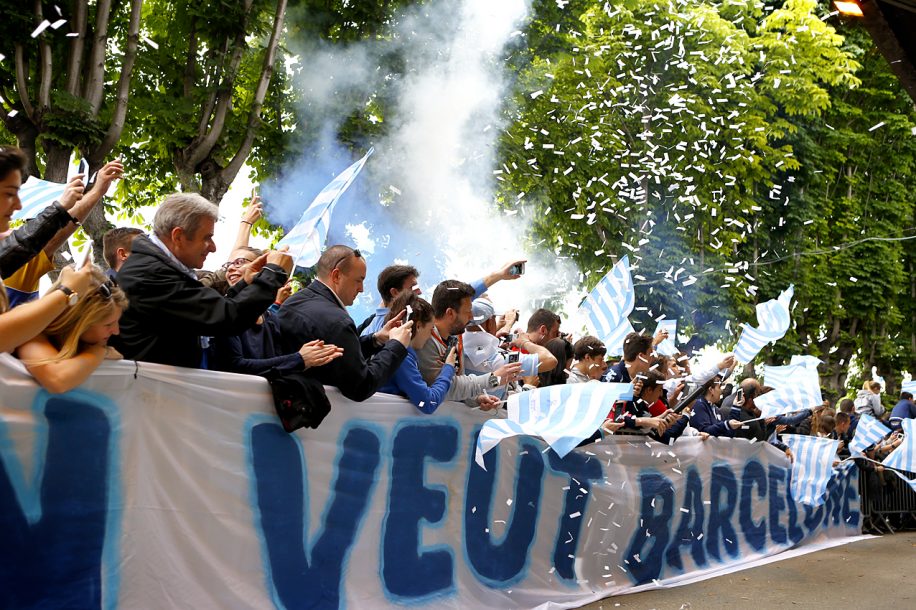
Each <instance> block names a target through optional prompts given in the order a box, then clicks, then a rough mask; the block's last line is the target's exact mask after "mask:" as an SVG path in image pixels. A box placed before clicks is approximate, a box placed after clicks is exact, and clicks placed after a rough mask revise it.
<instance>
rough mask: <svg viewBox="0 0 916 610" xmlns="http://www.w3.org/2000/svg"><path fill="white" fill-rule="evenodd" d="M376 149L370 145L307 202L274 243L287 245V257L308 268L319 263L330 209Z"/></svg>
mask: <svg viewBox="0 0 916 610" xmlns="http://www.w3.org/2000/svg"><path fill="white" fill-rule="evenodd" d="M374 151H375V149H374V148H370V149H369V152H367V153H366V155H365V156H364V157H363V158H362V159H360V160H359V161H357V162H356V163H354V164H353V165H351V166H350V167H348V168H347V169H345V170H344V171H342V172H340V173H339V174H338V175H337V176H336V177H335V178H334V179H333V180H331V182H330V183H329V184H328V185H327V186H326V187H324V188H323V189H322V190H321V192H320V193H318V196H317V197H315V199H314V200H313V201H312V203H311V204H309V207H308V208H306V210H305V212H303V213H302V217H301V218H299V222H297V223H296V226H294V227H293V228H292V229H291V230H290V231H289V232H288V233H287V234H286V235H284V236H283V239H281V240H280V241H279V242H278V243H277V247H278V248H279V247H280V246H289V253H290V256H292V257H293V259H294V260H295V264H296V265H297V266H299V267H311V266H312V265H314V264H315V263H317V262H318V259H319V258H320V257H321V252H322V250H324V241H325V240H326V239H327V238H328V228H329V227H330V226H331V212H332V211H333V209H334V205H335V204H336V203H337V201H338V200H339V199H340V196H341V195H343V193H344V191H346V190H347V188H348V187H349V186H350V184H352V183H353V180H354V179H355V178H356V176H357V175H358V174H359V172H360V170H361V169H362V168H363V166H364V165H365V164H366V160H367V159H368V158H369V156H370V155H371V154H372V153H373V152H374Z"/></svg>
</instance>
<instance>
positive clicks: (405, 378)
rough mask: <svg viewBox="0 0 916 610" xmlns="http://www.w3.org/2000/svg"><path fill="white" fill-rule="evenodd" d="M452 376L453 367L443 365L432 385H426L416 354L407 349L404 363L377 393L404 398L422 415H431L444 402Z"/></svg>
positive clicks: (409, 348)
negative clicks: (415, 406)
mask: <svg viewBox="0 0 916 610" xmlns="http://www.w3.org/2000/svg"><path fill="white" fill-rule="evenodd" d="M454 376H455V367H453V366H452V365H450V364H445V365H443V366H442V370H441V371H440V372H439V376H438V377H436V380H435V381H434V382H433V384H432V385H426V382H425V381H424V380H423V376H422V375H420V367H419V364H418V362H417V352H415V351H414V349H413V348H412V347H408V348H407V357H406V358H405V359H404V362H402V363H401V366H399V367H398V370H396V371H395V372H394V375H392V376H391V378H390V379H389V380H388V381H387V382H385V384H384V385H383V386H382V387H380V388H379V390H378V391H379V392H385V393H386V394H400V395H401V396H406V397H407V398H408V399H409V400H410V402H412V403H413V404H415V405H417V408H418V409H420V411H422V412H423V413H432V412H433V411H435V410H436V409H437V408H438V407H439V405H440V404H442V401H443V400H445V395H446V394H448V389H449V388H450V387H451V385H452V378H453V377H454Z"/></svg>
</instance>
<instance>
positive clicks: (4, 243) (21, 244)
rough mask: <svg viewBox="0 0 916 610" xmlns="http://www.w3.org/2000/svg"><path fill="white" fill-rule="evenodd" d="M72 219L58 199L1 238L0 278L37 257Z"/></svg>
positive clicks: (8, 275) (6, 276) (9, 274)
mask: <svg viewBox="0 0 916 610" xmlns="http://www.w3.org/2000/svg"><path fill="white" fill-rule="evenodd" d="M71 221H73V217H72V216H70V213H69V212H68V211H67V210H65V209H64V208H63V206H61V205H60V204H59V203H57V202H56V201H55V202H54V203H53V204H52V205H50V206H48V207H47V208H45V209H44V210H42V211H41V213H40V214H38V216H36V217H35V218H32V219H30V220H27V221H26V223H25V224H24V225H22V226H21V227H19V228H18V229H16V230H15V231H13V232H12V233H10V234H9V235H7V236H6V237H5V238H3V239H2V240H0V278H4V279H5V278H8V277H10V276H11V275H13V274H14V273H16V272H17V271H19V269H20V268H21V267H22V266H23V265H25V264H26V263H28V262H29V261H30V260H32V259H33V258H35V257H36V256H38V253H39V252H41V251H42V250H43V249H44V247H45V246H47V245H48V242H49V241H51V239H52V238H53V237H54V236H55V235H56V234H57V232H58V231H60V230H61V229H63V228H64V227H66V226H67V223H69V222H71Z"/></svg>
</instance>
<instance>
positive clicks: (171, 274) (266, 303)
mask: <svg viewBox="0 0 916 610" xmlns="http://www.w3.org/2000/svg"><path fill="white" fill-rule="evenodd" d="M218 215H219V208H218V207H217V206H216V205H214V204H213V203H211V202H209V201H207V200H206V199H204V198H203V197H201V196H200V195H197V194H195V193H175V194H173V195H169V196H168V197H166V198H165V200H164V201H163V202H162V204H161V205H160V206H159V208H158V209H157V210H156V216H155V218H154V219H153V231H152V233H150V234H149V235H148V236H146V235H140V236H138V237H137V238H136V239H135V240H134V242H133V246H132V253H131V255H130V257H129V258H128V259H127V260H126V261H125V262H124V265H123V266H122V267H121V269H120V271H119V272H118V283H119V284H120V286H121V288H122V289H123V290H124V292H125V293H126V294H127V298H128V300H129V301H130V306H129V307H128V308H127V310H126V311H125V312H124V315H123V316H122V317H121V321H120V327H121V335H120V337H118V338H117V339H116V340H114V341H112V343H114V345H115V347H116V348H117V349H118V350H119V351H120V352H121V353H122V354H124V357H125V358H128V359H132V360H143V361H146V362H158V363H161V364H172V365H175V366H186V367H192V368H206V363H205V362H204V361H203V354H204V347H206V346H205V345H204V344H205V343H206V341H207V337H213V336H221V335H237V334H239V333H241V332H243V331H245V330H246V329H248V328H249V327H251V326H252V325H253V324H254V323H255V322H256V321H257V319H258V316H260V315H261V314H262V313H264V312H265V311H266V310H267V308H268V307H270V305H271V303H273V301H274V296H275V295H276V293H277V290H278V289H279V288H280V287H281V286H283V284H284V283H285V282H286V278H287V276H288V275H289V272H290V271H291V270H292V262H293V261H292V259H291V258H290V257H289V256H288V255H286V254H285V253H283V252H274V251H271V252H267V253H265V254H263V255H261V256H260V257H258V258H257V259H256V260H255V261H254V262H252V263H251V264H249V265H246V270H245V272H244V276H243V277H244V279H242V280H241V281H239V282H238V284H236V285H235V286H233V288H232V289H231V290H230V292H229V293H228V294H227V295H226V296H223V295H221V294H220V293H219V292H217V291H216V290H213V289H212V288H208V287H206V286H204V285H203V284H201V283H200V281H199V280H198V279H197V275H196V274H195V272H194V269H197V268H200V267H202V266H203V264H204V261H205V260H206V258H207V255H208V254H210V253H211V252H215V251H216V245H215V244H214V243H213V231H214V227H215V225H216V220H217V218H218Z"/></svg>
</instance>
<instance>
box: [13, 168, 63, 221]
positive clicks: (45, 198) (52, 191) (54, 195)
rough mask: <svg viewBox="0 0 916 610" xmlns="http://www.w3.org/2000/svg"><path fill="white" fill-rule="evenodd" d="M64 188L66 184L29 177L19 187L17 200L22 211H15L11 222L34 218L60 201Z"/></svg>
mask: <svg viewBox="0 0 916 610" xmlns="http://www.w3.org/2000/svg"><path fill="white" fill-rule="evenodd" d="M66 188H67V185H66V184H60V183H59V182H48V181H47V180H42V179H41V178H36V177H35V176H29V179H28V180H26V181H25V184H23V185H22V186H21V187H19V200H20V201H22V209H21V210H16V212H15V213H14V214H13V220H20V219H22V220H25V219H27V218H35V217H36V216H38V214H39V213H41V211H42V210H43V209H45V208H46V207H48V206H49V205H51V204H52V203H54V202H55V201H57V200H58V199H60V196H61V195H63V194H64V189H66Z"/></svg>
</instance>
